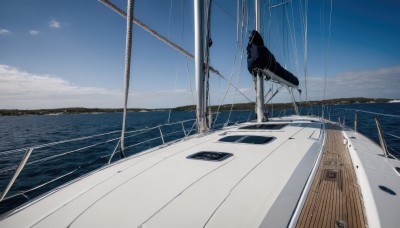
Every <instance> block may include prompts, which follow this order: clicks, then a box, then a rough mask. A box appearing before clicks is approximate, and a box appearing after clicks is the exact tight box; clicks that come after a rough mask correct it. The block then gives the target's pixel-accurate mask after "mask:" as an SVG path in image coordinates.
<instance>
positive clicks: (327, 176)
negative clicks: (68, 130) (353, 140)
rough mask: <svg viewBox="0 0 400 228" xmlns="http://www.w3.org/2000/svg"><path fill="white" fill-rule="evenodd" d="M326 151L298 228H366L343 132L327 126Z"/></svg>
mask: <svg viewBox="0 0 400 228" xmlns="http://www.w3.org/2000/svg"><path fill="white" fill-rule="evenodd" d="M326 129H327V135H326V143H325V148H324V152H323V155H322V159H321V162H320V165H319V167H318V170H317V174H316V176H315V178H314V180H313V183H312V185H311V189H310V192H309V194H308V196H307V199H306V202H305V204H304V207H303V210H302V212H301V214H300V217H299V219H298V222H297V225H296V227H365V226H366V221H365V217H364V213H363V205H362V203H361V202H362V201H361V197H360V193H359V188H358V185H357V182H356V177H355V172H354V169H353V166H352V162H351V158H350V155H349V153H348V151H347V150H346V148H345V146H344V145H343V136H342V134H341V129H339V127H338V126H336V125H333V124H326Z"/></svg>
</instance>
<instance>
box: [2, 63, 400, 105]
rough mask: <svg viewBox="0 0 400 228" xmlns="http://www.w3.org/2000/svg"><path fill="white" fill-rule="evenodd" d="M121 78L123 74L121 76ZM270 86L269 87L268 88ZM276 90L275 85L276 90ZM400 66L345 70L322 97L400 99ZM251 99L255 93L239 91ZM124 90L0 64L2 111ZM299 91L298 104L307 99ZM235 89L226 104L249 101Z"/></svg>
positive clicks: (134, 101) (166, 93)
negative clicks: (354, 70)
mask: <svg viewBox="0 0 400 228" xmlns="http://www.w3.org/2000/svg"><path fill="white" fill-rule="evenodd" d="M121 77H122V76H121ZM308 82H309V83H308V100H320V99H322V97H323V82H324V79H323V78H321V77H309V78H308ZM266 86H267V87H269V84H266ZM274 88H275V89H276V88H277V87H275V86H274ZM398 88H400V66H395V67H389V68H382V69H375V70H369V71H358V72H347V73H343V74H340V75H336V76H334V77H330V78H327V90H326V98H327V99H330V98H342V97H370V98H393V99H395V98H397V99H398V98H400V90H399V89H398ZM240 91H241V92H243V93H245V94H246V96H248V97H249V98H250V99H252V100H254V94H255V92H254V89H253V88H252V87H249V88H240ZM123 94H124V93H123V91H122V88H121V90H110V89H106V88H99V87H87V86H79V85H75V84H73V83H71V82H69V81H67V80H65V79H63V78H61V77H59V76H54V75H47V74H33V73H28V72H25V71H22V70H19V69H17V68H15V67H12V66H7V65H0V109H40V108H61V107H88V108H90V107H92V108H94V107H98V108H121V107H123V97H124V96H123ZM223 95H224V93H221V94H219V95H218V94H216V95H215V94H214V95H212V97H211V99H212V101H213V104H219V102H220V100H219V99H221V98H222V96H223ZM304 95H305V91H304V89H303V96H302V100H304V98H305V96H304ZM234 97H235V96H234V92H233V90H232V91H231V92H230V93H228V96H227V98H226V100H225V102H224V104H227V103H228V104H229V103H230V102H232V101H233V100H234V102H235V103H236V102H238V103H241V102H248V101H247V100H246V99H245V98H243V97H242V95H240V94H239V93H237V94H236V98H235V99H234ZM273 101H274V102H275V103H279V102H290V97H289V96H288V93H287V91H286V90H285V89H282V91H281V92H280V93H279V95H278V96H276V97H275V98H274V100H273ZM188 104H193V95H192V93H191V91H190V90H189V89H175V90H161V91H133V92H131V93H130V96H129V105H128V107H131V108H170V107H177V106H182V105H188Z"/></svg>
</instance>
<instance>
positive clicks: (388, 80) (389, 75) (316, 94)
mask: <svg viewBox="0 0 400 228" xmlns="http://www.w3.org/2000/svg"><path fill="white" fill-rule="evenodd" d="M307 84H308V85H307V87H308V97H309V99H308V100H320V99H322V98H323V92H324V78H323V77H310V78H309V79H308V83H307ZM399 88H400V65H399V66H393V67H386V68H380V69H372V70H364V71H354V72H346V73H342V74H339V75H335V76H333V77H328V78H327V79H326V98H327V99H330V98H346V97H367V98H400V89H399ZM303 92H304V89H303Z"/></svg>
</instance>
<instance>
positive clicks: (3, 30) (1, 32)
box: [0, 29, 11, 36]
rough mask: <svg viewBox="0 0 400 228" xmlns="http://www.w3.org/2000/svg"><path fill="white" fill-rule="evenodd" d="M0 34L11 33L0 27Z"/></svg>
mask: <svg viewBox="0 0 400 228" xmlns="http://www.w3.org/2000/svg"><path fill="white" fill-rule="evenodd" d="M0 35H3V36H6V35H11V32H10V31H9V30H7V29H0Z"/></svg>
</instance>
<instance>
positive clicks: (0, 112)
mask: <svg viewBox="0 0 400 228" xmlns="http://www.w3.org/2000/svg"><path fill="white" fill-rule="evenodd" d="M397 102H400V100H399V99H386V98H362V97H359V98H338V99H329V100H323V101H309V102H307V103H306V102H298V105H299V106H303V107H304V106H318V105H322V104H325V105H340V104H368V103H397ZM267 106H268V107H270V106H272V105H271V104H268V105H267ZM273 107H274V109H285V108H292V107H293V106H292V103H276V104H273ZM230 109H231V104H224V105H221V107H220V108H219V109H218V106H216V105H214V106H211V110H212V111H228V110H230ZM169 110H172V111H194V110H195V106H194V105H187V106H180V107H176V108H157V109H146V108H129V109H128V112H156V111H169ZM233 110H235V111H238V110H254V103H239V104H234V105H233ZM122 111H123V109H122V108H81V107H79V108H56V109H35V110H21V109H0V116H24V115H66V114H101V113H118V112H120V113H121V112H122Z"/></svg>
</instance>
